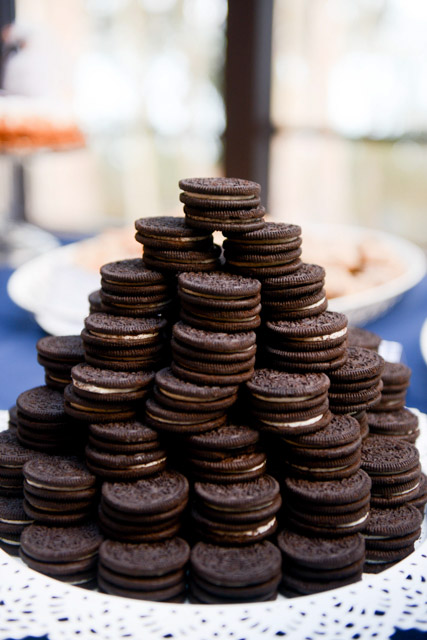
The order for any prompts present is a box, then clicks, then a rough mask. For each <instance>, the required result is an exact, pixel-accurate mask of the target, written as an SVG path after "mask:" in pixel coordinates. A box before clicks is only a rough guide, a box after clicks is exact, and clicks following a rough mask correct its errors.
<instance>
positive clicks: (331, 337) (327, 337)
mask: <svg viewBox="0 0 427 640" xmlns="http://www.w3.org/2000/svg"><path fill="white" fill-rule="evenodd" d="M346 333H347V327H345V328H344V329H341V330H340V331H334V333H328V334H326V335H323V336H310V337H308V338H300V337H297V336H289V338H287V339H289V340H295V341H297V342H324V341H325V340H335V338H341V337H342V336H345V334H346Z"/></svg>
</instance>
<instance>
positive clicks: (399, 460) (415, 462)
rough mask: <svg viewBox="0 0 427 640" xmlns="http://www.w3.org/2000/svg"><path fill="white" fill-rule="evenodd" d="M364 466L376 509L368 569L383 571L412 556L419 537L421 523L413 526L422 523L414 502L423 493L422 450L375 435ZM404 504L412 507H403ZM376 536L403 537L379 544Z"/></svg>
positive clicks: (369, 533)
mask: <svg viewBox="0 0 427 640" xmlns="http://www.w3.org/2000/svg"><path fill="white" fill-rule="evenodd" d="M362 468H363V469H364V470H365V471H366V472H367V473H368V474H369V475H370V477H371V480H372V491H371V505H372V507H373V509H374V513H373V521H372V523H370V522H368V523H367V526H366V528H365V534H366V535H367V540H366V565H365V571H368V572H375V573H379V572H380V571H383V570H384V569H387V568H388V567H389V566H391V565H392V564H395V563H396V562H398V561H399V560H401V559H402V558H404V557H405V556H406V555H409V553H411V551H413V548H414V542H415V540H416V538H418V537H419V535H417V536H415V532H416V531H418V529H419V524H416V526H413V525H414V522H415V523H416V522H419V519H418V516H417V514H415V512H418V509H417V508H416V506H414V505H411V502H412V501H417V500H418V498H419V495H420V492H423V489H422V481H423V478H422V474H421V466H420V463H419V452H418V450H417V448H416V447H415V446H414V445H413V444H411V443H410V442H406V441H404V440H399V439H394V438H384V437H381V436H377V435H371V436H369V438H367V439H366V440H365V442H364V443H363V447H362ZM424 493H425V489H424ZM424 504H425V503H424ZM403 506H407V507H408V509H402V507H403ZM381 511H385V512H386V513H381ZM386 523H389V524H388V525H387V524H386ZM375 532H377V533H375ZM387 533H388V534H389V535H387ZM418 533H419V532H418ZM373 536H375V537H377V536H378V538H379V539H381V538H382V537H384V538H394V537H399V538H401V539H400V540H399V541H397V542H396V541H395V542H393V541H388V542H387V540H386V541H384V543H383V544H378V542H376V543H375V542H374V543H373ZM403 536H405V537H403ZM407 536H409V538H407Z"/></svg>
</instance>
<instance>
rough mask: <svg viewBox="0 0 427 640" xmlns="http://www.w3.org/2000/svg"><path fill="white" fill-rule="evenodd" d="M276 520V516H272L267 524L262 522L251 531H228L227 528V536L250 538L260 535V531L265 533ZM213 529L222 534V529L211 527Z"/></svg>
mask: <svg viewBox="0 0 427 640" xmlns="http://www.w3.org/2000/svg"><path fill="white" fill-rule="evenodd" d="M275 522H276V518H272V519H271V520H269V521H268V522H267V524H263V525H262V526H260V527H257V528H256V529H252V531H236V533H234V531H228V530H227V532H226V533H227V536H235V537H239V538H240V537H241V536H246V537H248V538H252V537H253V536H257V535H260V534H262V533H265V532H266V531H269V529H271V527H272V526H273V525H274V524H275ZM212 530H213V531H214V533H217V534H219V535H223V534H224V531H223V530H222V529H212Z"/></svg>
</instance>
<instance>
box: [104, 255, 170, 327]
mask: <svg viewBox="0 0 427 640" xmlns="http://www.w3.org/2000/svg"><path fill="white" fill-rule="evenodd" d="M172 295H173V292H172V289H171V286H170V284H169V283H168V282H167V280H166V278H165V277H164V276H163V274H161V273H160V272H159V271H152V270H151V269H147V268H146V267H145V265H144V263H143V262H142V260H141V259H140V258H135V259H133V260H119V261H117V262H109V263H108V264H104V265H103V266H102V267H101V293H100V298H101V301H102V304H103V309H104V311H106V312H108V313H112V314H114V315H121V316H131V317H134V318H137V317H145V318H147V317H152V316H156V315H157V314H159V313H165V312H166V311H167V310H168V308H169V306H170V304H171V301H172Z"/></svg>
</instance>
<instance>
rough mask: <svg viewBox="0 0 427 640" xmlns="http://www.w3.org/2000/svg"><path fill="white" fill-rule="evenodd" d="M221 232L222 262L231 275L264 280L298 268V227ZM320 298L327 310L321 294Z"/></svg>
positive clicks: (267, 226)
mask: <svg viewBox="0 0 427 640" xmlns="http://www.w3.org/2000/svg"><path fill="white" fill-rule="evenodd" d="M224 233H225V235H226V236H227V240H225V241H224V245H223V246H224V257H225V263H226V267H227V268H228V269H229V270H230V271H231V272H232V273H238V274H240V275H242V276H250V277H252V278H258V279H259V280H261V281H263V280H264V278H274V277H279V276H283V275H287V274H290V273H293V272H295V271H296V270H297V269H298V268H299V267H300V265H301V260H300V259H299V257H300V255H301V249H300V245H301V237H300V235H301V227H298V226H297V225H294V224H284V223H277V222H268V223H266V224H265V226H264V227H263V228H262V229H258V230H257V231H251V232H249V233H245V234H243V235H242V234H240V233H239V234H237V233H234V232H233V233H230V232H228V231H227V232H224ZM322 298H323V304H324V308H326V299H325V297H324V295H322ZM283 304H284V306H287V305H288V304H289V303H285V302H284V303H283ZM303 304H304V302H302V303H301V306H302V305H303ZM291 307H292V304H291Z"/></svg>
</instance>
